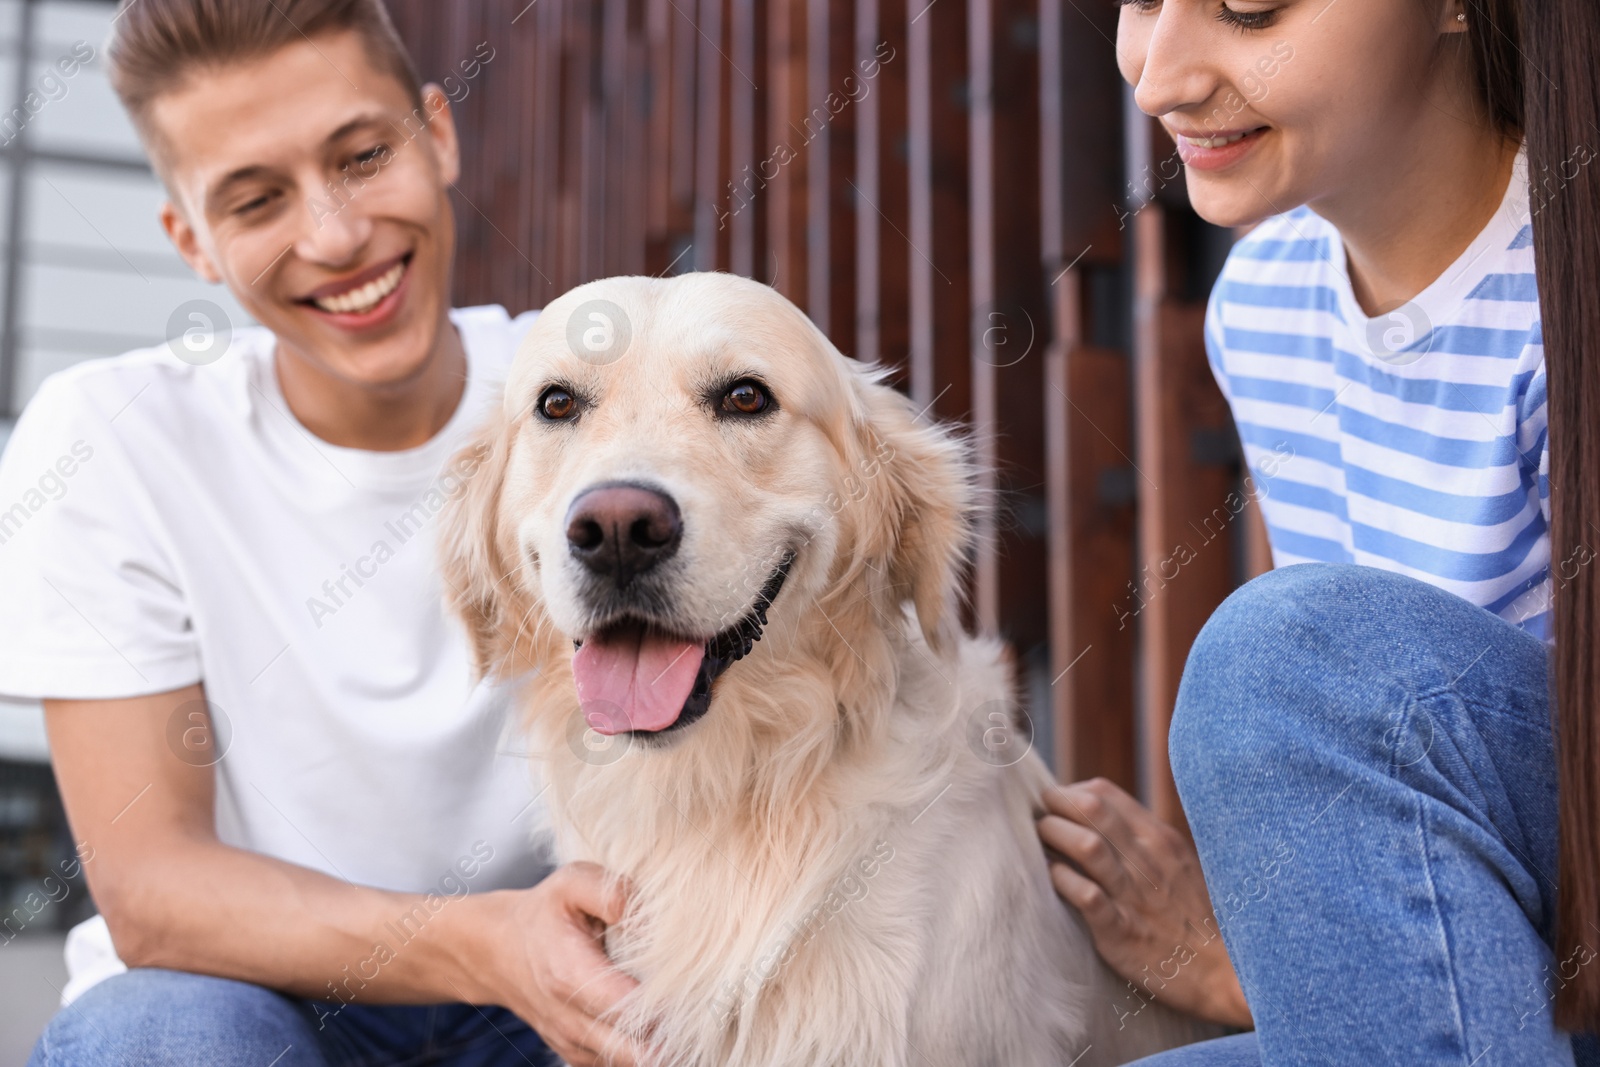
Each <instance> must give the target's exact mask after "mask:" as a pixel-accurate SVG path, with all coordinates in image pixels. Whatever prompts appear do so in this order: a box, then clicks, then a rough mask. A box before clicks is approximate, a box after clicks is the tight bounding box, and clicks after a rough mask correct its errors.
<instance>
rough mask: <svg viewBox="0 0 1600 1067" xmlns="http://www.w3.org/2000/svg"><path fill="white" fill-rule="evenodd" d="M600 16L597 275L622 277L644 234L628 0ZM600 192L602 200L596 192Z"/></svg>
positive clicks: (611, 1)
mask: <svg viewBox="0 0 1600 1067" xmlns="http://www.w3.org/2000/svg"><path fill="white" fill-rule="evenodd" d="M596 6H598V7H599V18H600V42H599V43H600V76H599V77H598V78H597V79H596V85H597V88H598V89H599V107H598V110H599V116H600V122H599V127H600V130H601V131H602V133H601V140H600V144H599V145H598V146H597V151H596V155H597V156H598V158H599V159H600V161H601V167H602V173H601V175H600V181H599V182H598V183H596V185H595V186H593V187H591V188H590V189H589V190H588V195H589V197H590V198H591V200H592V201H598V203H595V205H594V207H593V209H592V210H593V211H594V213H595V215H596V216H597V218H596V222H597V228H598V229H599V231H600V240H599V251H600V258H599V262H598V263H596V264H595V265H594V267H593V269H592V270H593V273H594V274H595V275H596V276H600V275H606V274H621V273H623V271H624V268H623V264H624V263H625V262H626V261H627V258H628V253H627V246H628V243H629V242H630V241H631V240H632V239H633V238H634V237H635V236H636V235H637V234H638V225H639V223H638V221H637V219H635V218H634V213H633V208H634V206H635V205H636V204H637V203H638V196H637V193H636V189H637V183H638V180H639V177H638V175H639V172H638V170H637V169H636V167H637V166H638V161H637V160H635V159H634V158H633V151H632V150H633V149H634V147H635V146H636V142H635V141H634V140H633V138H631V137H630V136H629V133H630V130H629V118H630V114H629V110H630V109H629V106H628V105H629V100H628V76H629V70H628V0H603V2H602V3H601V4H599V5H596ZM597 193H598V194H599V195H598V196H597V195H596V194H597Z"/></svg>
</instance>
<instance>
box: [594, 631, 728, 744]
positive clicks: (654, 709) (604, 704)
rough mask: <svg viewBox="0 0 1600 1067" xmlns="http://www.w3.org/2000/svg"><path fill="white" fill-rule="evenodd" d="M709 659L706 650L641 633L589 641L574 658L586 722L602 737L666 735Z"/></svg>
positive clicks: (685, 642) (635, 632) (624, 632)
mask: <svg viewBox="0 0 1600 1067" xmlns="http://www.w3.org/2000/svg"><path fill="white" fill-rule="evenodd" d="M704 656H705V649H704V648H703V647H702V646H700V645H692V644H690V643H689V642H687V641H679V640H675V639H673V638H670V637H660V636H657V635H655V634H647V633H644V632H643V631H641V630H634V629H630V630H626V631H623V632H622V633H620V634H617V635H616V636H613V637H606V638H601V637H591V638H589V640H587V641H585V642H584V643H583V645H582V646H581V647H580V648H579V649H578V650H577V651H576V652H574V653H573V654H572V674H573V677H574V678H575V679H576V680H577V682H578V704H579V706H580V707H582V708H583V711H584V718H585V719H586V720H587V721H588V723H589V725H590V726H592V727H593V728H594V730H595V732H596V733H601V734H619V733H622V732H623V731H625V730H665V729H666V728H667V727H669V726H671V725H672V724H673V723H675V722H677V721H678V713H679V712H681V711H682V710H683V702H684V701H685V700H688V699H689V692H690V690H692V689H693V688H694V679H695V675H697V674H698V673H699V672H700V660H701V659H702V658H704ZM619 719H620V720H621V721H618V720H619Z"/></svg>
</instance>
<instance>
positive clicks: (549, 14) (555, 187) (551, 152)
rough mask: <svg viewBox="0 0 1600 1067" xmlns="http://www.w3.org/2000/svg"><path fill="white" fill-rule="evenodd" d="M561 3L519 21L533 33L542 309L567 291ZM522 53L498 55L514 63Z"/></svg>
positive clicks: (536, 249) (535, 235)
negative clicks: (562, 236)
mask: <svg viewBox="0 0 1600 1067" xmlns="http://www.w3.org/2000/svg"><path fill="white" fill-rule="evenodd" d="M559 6H560V5H558V4H553V3H543V4H538V5H536V6H535V7H534V9H533V10H531V11H529V12H527V13H525V14H524V15H523V16H522V18H521V19H520V20H519V21H518V23H517V25H518V26H521V25H523V24H525V23H531V29H532V34H533V42H532V43H533V70H532V93H533V98H532V116H533V117H532V120H531V122H530V123H529V129H528V131H527V139H528V141H529V142H530V143H531V145H532V158H531V160H530V169H531V171H532V175H531V176H530V180H531V181H532V183H533V185H532V201H531V203H530V205H529V210H530V215H531V221H530V238H529V239H530V241H531V247H530V249H529V253H528V254H529V256H530V257H531V258H532V259H533V261H534V263H535V264H537V265H538V267H539V270H540V273H539V274H537V275H535V277H537V278H538V288H537V289H536V290H535V292H534V294H533V296H534V299H533V300H532V301H531V304H532V306H534V307H541V306H543V305H544V304H545V303H547V302H549V301H550V300H552V299H554V298H555V297H556V296H558V295H559V294H560V293H561V291H562V285H561V270H560V266H559V263H558V254H557V252H558V248H559V243H558V239H557V227H558V225H559V219H558V215H557V213H558V211H559V209H560V198H561V166H560V158H561V109H560V100H561V96H560V90H561V33H560V30H559V24H558V17H559ZM516 55H517V53H516V52H515V51H511V52H510V54H508V55H505V56H496V57H495V61H496V62H499V61H500V60H501V59H506V60H508V61H512V60H514V59H515V57H516Z"/></svg>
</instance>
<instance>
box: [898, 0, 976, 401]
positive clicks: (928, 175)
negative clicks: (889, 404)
mask: <svg viewBox="0 0 1600 1067" xmlns="http://www.w3.org/2000/svg"><path fill="white" fill-rule="evenodd" d="M966 6H967V5H966V3H965V0H933V2H932V3H929V2H927V0H906V11H907V12H908V15H909V22H908V26H907V30H906V78H907V87H906V92H907V100H908V102H907V111H908V126H909V135H910V136H909V140H910V160H909V183H910V184H909V189H908V194H907V196H908V201H909V209H910V217H911V227H910V232H909V234H908V238H909V241H908V243H909V247H910V250H911V258H910V278H911V285H910V308H911V331H910V332H911V345H910V361H909V362H910V367H911V390H910V391H911V396H912V399H914V400H916V401H917V402H918V404H919V405H923V406H925V407H926V408H927V409H928V410H929V411H930V413H932V414H935V415H938V416H940V417H943V418H953V419H964V418H966V417H967V415H968V413H969V411H970V409H971V403H972V380H971V375H970V373H969V366H968V364H969V359H970V355H971V352H970V348H969V340H970V327H971V317H970V309H971V303H972V293H971V289H970V286H969V279H970V265H969V261H968V242H969V236H968V230H967V221H966V220H967V212H968V189H969V184H968V174H967V151H968V147H969V146H968V141H967V117H968V115H967V112H968V109H967V95H968V90H967V81H966V75H967V45H966V35H967V25H966V19H967V11H966Z"/></svg>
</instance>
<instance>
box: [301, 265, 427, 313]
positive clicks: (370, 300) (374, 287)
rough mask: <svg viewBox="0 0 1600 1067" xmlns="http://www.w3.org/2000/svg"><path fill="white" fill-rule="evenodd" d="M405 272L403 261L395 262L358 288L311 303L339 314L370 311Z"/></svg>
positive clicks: (392, 290) (319, 298) (388, 292)
mask: <svg viewBox="0 0 1600 1067" xmlns="http://www.w3.org/2000/svg"><path fill="white" fill-rule="evenodd" d="M405 272H406V265H405V263H404V262H401V263H396V264H395V265H394V266H392V267H390V268H389V269H388V271H387V272H385V273H384V274H383V275H382V276H381V277H378V278H374V279H372V281H370V282H368V283H367V284H366V285H363V286H362V287H361V288H359V289H352V290H350V291H349V292H348V293H340V294H339V295H338V296H324V297H318V298H317V299H316V300H315V301H313V303H315V304H316V305H317V307H319V308H321V309H322V310H323V311H332V312H334V313H335V314H340V315H349V314H356V315H359V314H361V313H362V312H366V311H371V310H372V309H373V308H375V307H377V306H378V301H380V300H382V299H383V298H384V297H386V296H388V295H389V294H390V293H392V292H394V290H395V286H397V285H399V284H400V276H401V275H403V274H405Z"/></svg>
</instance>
